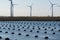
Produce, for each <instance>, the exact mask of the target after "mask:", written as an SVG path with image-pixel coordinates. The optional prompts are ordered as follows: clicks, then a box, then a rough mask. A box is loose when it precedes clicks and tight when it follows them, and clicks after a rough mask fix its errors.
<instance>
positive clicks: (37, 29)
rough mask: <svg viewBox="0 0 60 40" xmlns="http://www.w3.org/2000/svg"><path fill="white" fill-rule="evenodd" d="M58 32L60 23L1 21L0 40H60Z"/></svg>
mask: <svg viewBox="0 0 60 40" xmlns="http://www.w3.org/2000/svg"><path fill="white" fill-rule="evenodd" d="M58 30H60V21H0V37H2V38H0V40H5V38H9V39H10V40H60V31H58ZM1 31H2V32H1ZM44 32H45V33H44ZM46 32H47V33H46ZM19 33H21V34H20V35H18V34H19ZM53 33H55V34H53ZM27 34H28V36H26V35H27ZM36 35H37V36H38V37H35V36H36ZM45 37H48V38H47V39H45Z"/></svg>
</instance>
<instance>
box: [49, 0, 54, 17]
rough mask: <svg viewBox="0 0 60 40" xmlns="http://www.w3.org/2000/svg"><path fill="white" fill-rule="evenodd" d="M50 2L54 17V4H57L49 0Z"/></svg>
mask: <svg viewBox="0 0 60 40" xmlns="http://www.w3.org/2000/svg"><path fill="white" fill-rule="evenodd" d="M49 2H50V4H51V8H52V9H51V11H52V17H53V16H54V15H53V13H54V12H53V8H54V5H55V4H53V3H52V2H51V1H50V0H49Z"/></svg>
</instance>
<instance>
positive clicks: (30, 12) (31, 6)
mask: <svg viewBox="0 0 60 40" xmlns="http://www.w3.org/2000/svg"><path fill="white" fill-rule="evenodd" d="M28 7H29V8H30V17H31V16H32V5H30V6H28Z"/></svg>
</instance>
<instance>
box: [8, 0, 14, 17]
mask: <svg viewBox="0 0 60 40" xmlns="http://www.w3.org/2000/svg"><path fill="white" fill-rule="evenodd" d="M9 1H10V2H11V7H10V16H11V17H13V16H14V14H13V8H14V5H15V4H13V1H12V0H9Z"/></svg>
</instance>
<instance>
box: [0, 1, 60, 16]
mask: <svg viewBox="0 0 60 40" xmlns="http://www.w3.org/2000/svg"><path fill="white" fill-rule="evenodd" d="M51 2H52V3H55V4H57V5H60V0H51ZM13 3H14V4H16V5H15V6H14V16H29V14H30V8H29V7H28V6H29V5H31V4H32V5H33V6H32V7H33V9H32V16H51V5H50V3H49V1H48V0H13ZM0 16H10V1H9V0H0ZM54 16H60V7H57V6H54Z"/></svg>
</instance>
